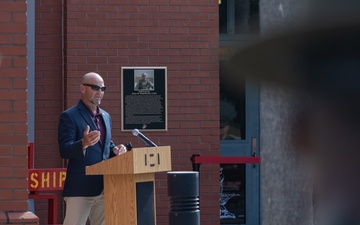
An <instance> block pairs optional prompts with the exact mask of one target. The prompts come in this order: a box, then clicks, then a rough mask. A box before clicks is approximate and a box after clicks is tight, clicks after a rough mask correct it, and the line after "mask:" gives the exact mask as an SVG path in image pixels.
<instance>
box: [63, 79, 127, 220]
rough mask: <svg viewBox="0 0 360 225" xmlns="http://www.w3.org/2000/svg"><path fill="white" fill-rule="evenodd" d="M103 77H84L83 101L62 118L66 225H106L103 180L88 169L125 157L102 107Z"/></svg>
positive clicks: (81, 85)
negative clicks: (88, 222)
mask: <svg viewBox="0 0 360 225" xmlns="http://www.w3.org/2000/svg"><path fill="white" fill-rule="evenodd" d="M105 89H106V87H105V85H104V80H103V79H102V77H101V76H100V75H99V74H97V73H94V72H91V73H87V74H85V75H84V76H83V78H82V82H81V84H80V92H81V100H80V101H79V102H78V104H77V105H75V106H73V107H71V108H69V109H67V110H66V111H64V112H63V113H62V114H61V116H60V121H59V127H58V139H59V148H60V155H61V157H62V158H64V159H67V160H68V167H67V175H66V180H65V185H64V190H63V197H64V200H65V202H66V215H65V220H64V225H75V224H76V225H85V224H86V221H87V219H88V218H89V220H90V223H91V225H104V224H105V222H104V220H105V215H104V196H103V177H102V176H100V175H99V176H86V175H85V167H86V166H90V165H93V164H95V163H98V162H101V161H103V160H107V159H108V158H110V157H114V156H116V155H120V154H123V153H125V152H126V151H127V150H126V147H125V146H124V145H118V146H116V145H115V144H114V143H113V141H112V138H111V118H110V115H109V114H108V113H107V112H105V111H104V110H102V109H101V108H100V107H99V105H100V103H101V100H102V99H103V97H104V93H105Z"/></svg>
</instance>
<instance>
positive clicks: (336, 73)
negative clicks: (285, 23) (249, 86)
mask: <svg viewBox="0 0 360 225" xmlns="http://www.w3.org/2000/svg"><path fill="white" fill-rule="evenodd" d="M314 2H317V4H310V5H309V10H308V14H307V15H306V16H304V18H305V19H304V20H303V21H302V22H301V23H299V25H297V26H296V27H292V28H288V29H284V30H283V31H282V32H278V33H277V34H272V35H264V36H263V37H261V38H260V39H258V40H257V41H255V42H254V43H251V44H249V45H247V46H245V47H243V48H241V49H239V50H238V51H237V52H236V53H235V54H234V56H233V57H232V59H231V60H230V65H231V68H232V69H235V70H236V71H237V73H238V74H239V73H240V74H241V75H243V76H245V75H246V76H254V77H257V78H260V79H261V80H264V81H272V82H277V83H279V84H282V85H288V86H295V87H299V88H304V89H307V90H311V91H326V92H349V93H359V94H360V1H353V0H351V1H347V0H343V1H334V0H329V1H321V0H320V1H319V0H318V1H314ZM320 3H322V4H324V5H323V6H324V7H320V6H321V5H322V4H320Z"/></svg>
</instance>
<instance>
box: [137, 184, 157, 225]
mask: <svg viewBox="0 0 360 225" xmlns="http://www.w3.org/2000/svg"><path fill="white" fill-rule="evenodd" d="M154 199H155V197H154V182H153V181H149V182H138V183H136V208H137V225H155V209H154V206H155V205H154Z"/></svg>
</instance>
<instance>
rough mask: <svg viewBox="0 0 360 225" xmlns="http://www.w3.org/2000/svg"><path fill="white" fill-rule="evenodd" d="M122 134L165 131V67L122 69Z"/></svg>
mask: <svg viewBox="0 0 360 225" xmlns="http://www.w3.org/2000/svg"><path fill="white" fill-rule="evenodd" d="M121 84H122V88H121V100H122V108H121V119H122V131H130V130H133V129H139V130H147V131H165V130H167V71H166V67H122V68H121Z"/></svg>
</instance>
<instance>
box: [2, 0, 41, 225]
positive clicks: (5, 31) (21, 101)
mask: <svg viewBox="0 0 360 225" xmlns="http://www.w3.org/2000/svg"><path fill="white" fill-rule="evenodd" d="M0 9H1V11H0V30H1V33H0V42H1V47H0V74H1V78H0V81H1V87H0V104H1V109H0V211H1V212H0V224H5V223H8V222H9V221H10V220H11V221H10V222H14V223H13V224H25V223H26V221H27V220H26V219H24V220H22V221H23V222H21V223H20V222H19V221H16V222H15V221H13V220H12V218H13V217H12V215H13V214H12V215H10V214H11V213H10V214H9V213H8V212H9V211H17V212H19V214H17V215H18V216H20V214H21V215H24V214H23V213H24V212H26V211H27V209H28V204H27V180H26V178H27V125H26V123H27V103H26V100H27V92H26V88H27V82H26V78H27V69H26V67H27V59H26V54H27V48H26V41H27V39H26V30H27V28H26V9H27V8H26V1H25V0H18V1H13V0H4V1H1V2H0ZM30 215H31V217H32V219H30V220H29V221H28V222H31V223H32V222H34V223H37V218H36V217H34V215H33V214H31V213H30ZM4 216H5V219H4ZM6 216H7V217H6ZM20 217H21V216H20ZM8 220H9V221H8ZM24 221H25V222H24Z"/></svg>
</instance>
